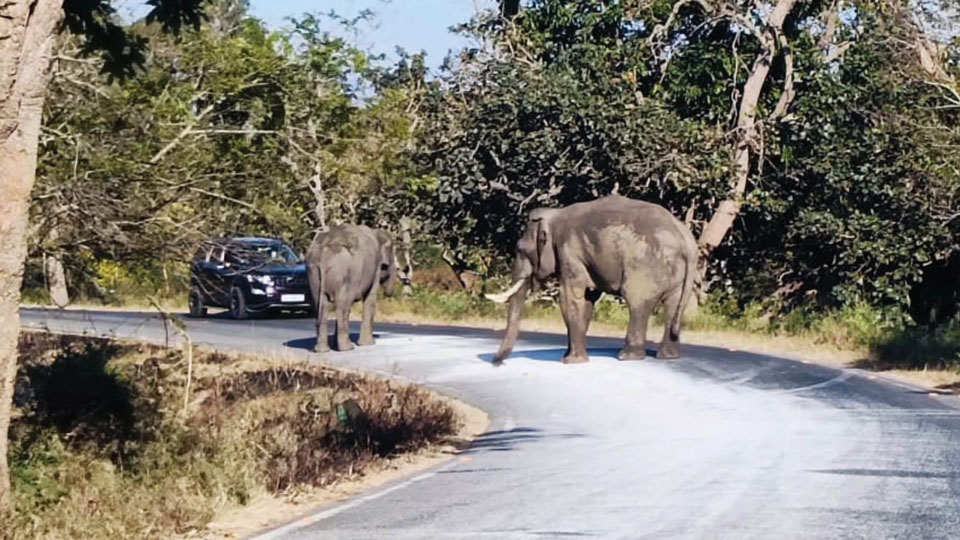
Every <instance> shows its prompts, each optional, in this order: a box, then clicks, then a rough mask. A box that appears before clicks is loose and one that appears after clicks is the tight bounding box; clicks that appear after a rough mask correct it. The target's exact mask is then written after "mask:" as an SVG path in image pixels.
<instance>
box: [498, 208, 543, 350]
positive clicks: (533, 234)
mask: <svg viewBox="0 0 960 540" xmlns="http://www.w3.org/2000/svg"><path fill="white" fill-rule="evenodd" d="M556 212H557V210H556V209H553V208H538V209H536V210H534V211H532V212H530V217H529V218H528V220H527V226H526V228H525V229H524V231H523V236H521V237H520V240H519V241H518V242H517V250H516V254H515V255H514V258H513V273H512V281H513V284H512V285H511V287H510V288H509V289H507V290H506V291H504V292H502V293H500V294H488V295H487V298H489V299H490V300H493V301H494V302H498V303H506V302H508V301H509V302H510V309H509V315H508V317H507V331H506V334H505V335H504V336H503V342H502V343H501V344H500V350H498V351H497V354H496V355H495V356H494V358H493V361H494V363H495V364H500V363H502V362H503V360H504V358H506V357H507V356H509V355H510V351H512V350H513V345H514V343H516V341H517V335H518V334H519V332H520V318H521V316H522V315H523V303H524V301H525V300H526V298H527V294H528V293H529V292H530V288H531V286H532V285H533V280H534V279H536V280H538V281H543V280H546V279H547V278H549V277H550V276H552V275H554V274H555V273H556V272H557V254H556V247H555V245H554V241H553V236H554V235H553V232H552V229H553V222H554V218H555V216H556Z"/></svg>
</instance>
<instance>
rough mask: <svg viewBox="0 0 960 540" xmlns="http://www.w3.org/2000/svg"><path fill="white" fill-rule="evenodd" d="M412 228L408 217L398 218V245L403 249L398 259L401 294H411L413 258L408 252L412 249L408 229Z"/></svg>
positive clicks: (411, 239)
mask: <svg viewBox="0 0 960 540" xmlns="http://www.w3.org/2000/svg"><path fill="white" fill-rule="evenodd" d="M412 228H413V224H412V223H411V222H410V219H408V218H406V217H403V218H400V246H401V250H402V251H403V260H402V261H398V263H399V266H400V271H399V277H400V283H403V291H402V295H403V296H410V295H411V294H413V259H412V258H411V256H410V252H411V251H412V250H413V238H412V237H411V235H410V229H412Z"/></svg>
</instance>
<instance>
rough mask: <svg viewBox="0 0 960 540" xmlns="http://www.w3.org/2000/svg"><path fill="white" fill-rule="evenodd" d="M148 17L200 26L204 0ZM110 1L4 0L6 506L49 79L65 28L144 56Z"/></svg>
mask: <svg viewBox="0 0 960 540" xmlns="http://www.w3.org/2000/svg"><path fill="white" fill-rule="evenodd" d="M147 3H148V4H149V5H151V6H152V10H151V11H150V13H149V15H148V20H151V21H158V22H160V23H161V24H162V25H163V26H164V28H165V29H167V30H170V31H174V32H176V31H179V29H180V28H181V27H182V26H183V25H184V24H199V21H200V18H201V9H200V8H201V0H149V1H148V2H147ZM112 15H113V10H112V8H111V6H110V3H109V2H107V1H105V0H100V1H94V2H88V1H80V0H66V1H57V0H13V1H8V2H4V3H2V4H0V163H3V164H4V166H3V168H2V170H0V508H7V507H9V505H10V503H11V497H10V483H9V471H8V469H7V431H8V427H9V423H10V413H11V407H12V399H13V385H14V378H15V376H16V371H17V339H18V336H19V333H20V315H19V304H20V284H21V282H22V279H23V267H24V258H25V256H26V240H27V221H28V219H27V216H28V212H29V201H30V191H31V189H32V187H33V182H34V177H35V173H36V165H37V144H38V141H39V137H40V123H41V119H42V115H43V107H44V100H45V97H46V88H47V82H48V80H49V74H50V68H51V62H52V60H53V58H54V54H53V53H54V51H55V50H56V47H57V40H58V37H59V35H60V33H61V31H62V30H63V29H64V27H65V26H66V27H69V29H70V30H71V31H73V32H75V33H78V34H81V35H84V36H85V37H86V43H87V47H88V50H89V51H91V52H92V51H101V52H102V54H103V56H104V58H105V60H106V64H105V66H106V67H107V68H108V69H110V70H112V71H113V72H115V73H117V74H118V75H129V74H131V73H132V72H133V70H134V68H135V65H136V64H137V63H138V62H139V61H141V60H142V58H143V45H144V44H143V41H142V40H141V39H138V38H136V37H135V36H132V35H129V34H127V33H126V32H124V31H123V30H122V29H121V28H120V27H119V26H118V25H117V24H116V23H115V22H113V20H112Z"/></svg>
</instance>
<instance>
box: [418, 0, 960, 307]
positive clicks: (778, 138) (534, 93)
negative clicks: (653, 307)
mask: <svg viewBox="0 0 960 540" xmlns="http://www.w3.org/2000/svg"><path fill="white" fill-rule="evenodd" d="M673 5H674V4H673V3H671V2H653V3H648V4H641V5H637V4H635V3H633V2H625V1H612V2H603V3H597V2H590V1H588V0H537V1H534V2H531V3H530V5H529V6H527V7H526V8H525V9H524V10H523V11H522V12H521V14H520V15H518V17H517V18H516V19H515V20H514V21H513V24H511V25H503V24H502V23H501V22H500V21H497V20H485V19H480V20H478V21H475V22H474V23H473V24H471V25H468V26H467V27H465V29H466V31H470V32H474V33H475V34H476V35H478V36H479V37H480V38H481V39H484V40H486V41H485V42H486V43H487V44H492V46H494V47H496V48H497V50H498V51H500V54H485V53H484V52H483V51H481V50H475V51H471V53H472V54H470V55H465V56H464V58H465V61H464V63H463V64H462V65H460V66H458V67H455V68H454V69H453V71H452V72H451V73H450V74H449V76H448V77H447V80H446V83H447V86H448V91H447V92H445V93H442V94H439V95H437V96H435V99H434V100H433V101H432V107H431V108H430V116H428V118H429V123H428V125H429V126H430V128H429V129H425V130H424V136H423V138H422V145H423V148H422V150H421V152H420V153H419V155H418V162H419V163H420V164H421V166H422V167H423V169H424V170H425V171H429V172H430V173H432V174H434V175H436V177H437V179H438V181H439V185H438V187H437V189H436V199H435V201H434V206H433V208H432V209H431V212H432V214H431V215H432V216H433V217H434V220H435V222H436V223H437V224H438V235H439V236H440V237H442V238H444V239H445V241H446V243H447V244H448V245H450V246H451V248H453V249H454V251H455V252H456V254H457V259H458V261H459V263H460V264H462V265H464V266H470V264H469V262H468V261H478V260H479V261H482V262H481V263H480V264H477V263H474V264H473V267H474V269H476V270H478V271H481V272H489V270H490V269H497V268H502V263H501V265H498V263H497V261H503V260H504V259H505V256H507V255H509V253H510V251H511V250H512V246H513V244H514V242H515V239H516V237H517V235H518V234H519V231H520V229H521V227H522V223H523V221H524V216H525V214H526V212H527V211H529V209H531V208H534V207H537V206H560V205H566V204H570V203H572V202H576V201H582V200H588V199H592V198H595V197H597V196H599V195H605V194H607V193H610V192H611V191H612V190H613V187H614V186H619V191H620V192H621V193H623V194H625V195H628V196H632V197H637V198H641V199H646V200H651V201H654V202H658V203H660V204H663V205H664V206H666V207H667V208H668V209H670V210H671V211H672V212H673V213H674V214H675V215H677V216H678V217H679V216H685V217H690V218H692V223H693V228H694V232H695V233H696V232H697V231H699V228H700V226H701V225H702V224H703V223H704V222H705V221H706V220H707V219H709V218H710V217H711V214H712V212H713V210H714V208H713V201H716V200H718V199H719V198H721V197H722V196H723V195H724V194H725V193H726V191H727V190H728V189H729V180H730V173H729V171H730V168H731V163H730V151H729V148H730V147H729V141H730V140H731V139H729V138H727V135H728V134H729V130H732V129H734V128H735V126H736V120H737V114H738V105H739V96H740V93H741V92H742V89H743V84H744V81H745V80H746V77H747V74H748V73H749V70H750V67H751V66H752V65H753V63H754V62H755V61H756V60H757V59H758V55H759V54H760V48H759V44H758V42H757V40H756V39H755V38H754V37H753V36H752V35H751V34H750V32H748V31H746V29H745V28H744V26H743V25H741V24H733V23H730V22H722V21H721V22H716V21H715V20H714V19H712V18H711V17H710V16H709V14H705V13H704V12H703V10H702V9H701V8H700V7H698V6H697V5H696V4H694V3H691V4H688V5H687V6H686V7H684V8H682V9H680V10H679V11H677V12H676V13H675V18H673V19H671V24H670V25H669V26H662V27H660V26H659V25H665V24H666V23H667V19H668V16H669V15H670V14H671V11H672V7H673ZM843 5H844V9H846V10H847V11H846V12H845V13H846V14H845V15H844V16H843V17H841V18H840V19H839V24H838V26H837V29H836V34H835V38H834V41H836V43H838V44H839V43H841V42H845V43H846V45H844V47H849V48H848V49H846V52H845V53H844V54H842V55H839V56H837V57H836V59H834V60H828V58H827V57H826V55H825V50H826V49H829V48H824V47H823V46H822V45H821V44H820V43H819V41H820V39H821V37H822V31H823V21H822V20H820V19H819V18H820V17H823V16H825V14H826V13H828V12H829V10H828V9H826V8H828V7H830V6H829V5H828V4H824V3H821V2H803V3H798V4H797V6H796V8H795V9H794V12H793V13H792V14H791V16H790V17H788V19H787V22H786V25H785V27H784V32H785V34H786V35H785V38H786V39H787V40H788V43H789V44H790V52H791V54H792V55H793V60H794V72H793V74H794V91H795V92H796V97H795V98H794V99H793V100H792V102H791V103H790V107H789V108H788V109H787V113H788V114H786V115H785V116H784V117H783V118H774V119H770V120H764V118H766V117H765V116H764V115H767V114H769V112H770V111H772V110H773V109H774V108H775V107H776V105H777V103H778V100H779V99H780V98H781V97H782V95H783V92H782V90H781V89H782V88H783V85H784V83H785V73H786V72H785V69H786V68H785V65H784V63H783V61H782V60H779V59H778V60H777V61H776V62H775V63H774V65H772V66H771V75H770V78H769V79H768V81H767V86H766V87H765V91H764V92H762V94H761V97H760V100H759V104H758V108H759V110H758V111H756V112H757V113H758V115H759V116H758V118H760V119H761V122H762V125H761V126H760V130H761V135H760V140H759V141H755V142H754V143H752V144H754V145H762V151H759V154H760V157H761V158H762V160H761V161H760V162H759V164H755V165H754V167H753V169H751V171H750V182H749V185H748V189H747V194H746V197H744V200H743V201H742V204H743V206H742V211H741V214H740V216H739V219H738V220H737V221H736V222H735V223H734V228H733V231H732V233H731V234H730V235H729V236H728V239H727V240H726V241H725V243H724V244H723V245H722V246H721V247H720V248H719V249H717V250H715V251H714V253H713V254H712V258H711V267H710V269H709V270H710V273H709V277H710V281H711V283H712V286H713V287H714V290H716V291H719V294H721V295H724V296H726V297H728V298H729V299H730V301H731V305H733V306H735V309H736V310H745V309H747V306H762V308H757V309H762V311H763V313H764V314H765V316H773V315H776V314H777V312H788V311H790V310H792V309H796V308H798V307H799V306H803V309H804V310H805V311H806V310H813V311H815V312H817V311H824V310H828V311H831V312H832V311H833V310H836V309H842V308H844V307H856V306H860V305H861V304H864V303H866V304H869V305H871V306H875V307H876V308H877V309H879V310H881V311H884V310H886V309H888V308H892V309H894V310H897V311H898V312H900V313H910V314H912V315H913V317H914V318H915V320H917V321H920V322H924V323H926V322H927V320H928V319H929V318H930V317H931V316H932V317H933V318H934V319H933V320H932V322H938V321H939V322H943V321H945V320H947V319H949V317H951V316H952V315H953V314H955V313H956V312H957V308H956V302H953V305H952V307H951V306H950V305H949V303H945V302H944V301H942V300H939V299H941V298H957V297H958V296H957V295H958V291H960V278H958V277H957V275H953V276H952V277H950V276H949V275H948V274H949V272H947V271H946V270H947V269H948V268H956V264H957V263H956V261H957V258H958V257H957V253H960V219H957V218H956V209H957V208H960V198H958V197H960V173H958V171H960V163H958V162H957V160H958V159H960V152H958V150H960V140H958V133H960V131H958V125H957V120H958V118H957V111H958V109H957V107H956V106H955V104H954V103H953V102H952V99H953V98H952V97H951V95H950V94H949V88H950V86H949V84H948V85H946V86H938V84H934V83H932V82H931V80H930V79H931V77H930V75H929V74H928V73H927V72H925V71H924V70H923V69H922V67H921V65H920V62H919V61H918V59H917V53H916V49H915V48H914V47H912V46H907V45H904V43H912V42H913V41H914V39H915V37H914V36H915V35H916V27H915V26H914V22H913V20H912V19H910V16H909V12H908V11H906V10H903V9H900V8H898V7H897V6H894V5H892V4H891V5H886V4H884V5H882V6H877V5H873V4H870V3H858V2H853V3H849V4H848V3H844V4H843ZM748 17H757V19H758V20H761V18H760V17H759V16H758V15H757V14H755V13H753V14H748ZM655 28H657V29H658V31H660V30H662V31H663V32H664V36H665V37H663V38H662V40H664V42H665V43H666V44H667V45H664V46H662V47H658V46H654V43H656V40H655V39H653V38H654V37H655V36H654V34H653V32H654V29H655ZM778 58H779V57H778ZM951 69H953V68H951ZM951 84H952V83H951ZM478 255H479V257H478ZM954 274H956V273H954ZM911 308H914V309H911ZM751 309H755V308H751ZM931 313H932V314H933V315H931ZM744 314H745V315H747V316H749V313H746V312H745V313H744ZM748 318H749V317H748Z"/></svg>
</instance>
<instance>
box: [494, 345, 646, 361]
mask: <svg viewBox="0 0 960 540" xmlns="http://www.w3.org/2000/svg"><path fill="white" fill-rule="evenodd" d="M565 352H566V349H562V348H551V349H530V350H520V351H513V352H512V353H511V354H510V356H508V357H507V359H506V361H509V360H520V359H525V360H536V361H539V362H556V363H560V362H561V361H562V360H563V354H564V353H565ZM619 352H620V349H618V348H612V347H591V348H588V349H587V354H588V355H590V358H612V359H614V360H616V359H617V354H618V353H619ZM656 355H657V351H656V350H655V349H647V356H649V357H656ZM493 356H494V353H483V354H479V355H477V358H479V359H480V360H482V361H484V362H486V363H488V364H493Z"/></svg>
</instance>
